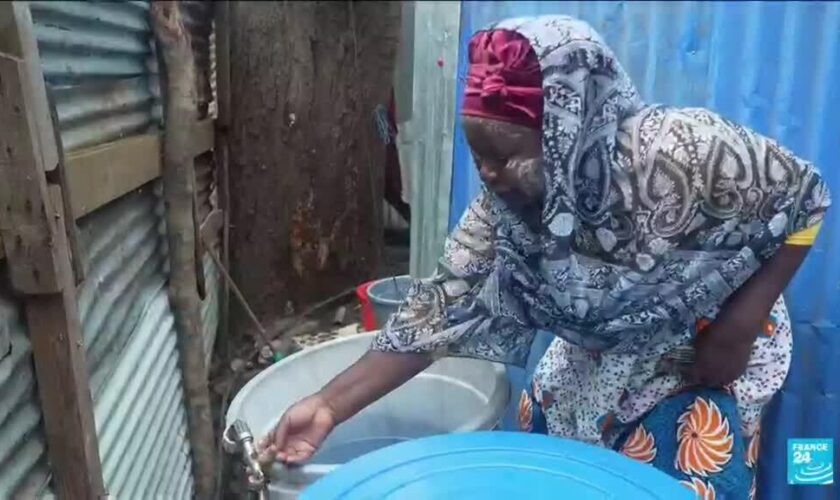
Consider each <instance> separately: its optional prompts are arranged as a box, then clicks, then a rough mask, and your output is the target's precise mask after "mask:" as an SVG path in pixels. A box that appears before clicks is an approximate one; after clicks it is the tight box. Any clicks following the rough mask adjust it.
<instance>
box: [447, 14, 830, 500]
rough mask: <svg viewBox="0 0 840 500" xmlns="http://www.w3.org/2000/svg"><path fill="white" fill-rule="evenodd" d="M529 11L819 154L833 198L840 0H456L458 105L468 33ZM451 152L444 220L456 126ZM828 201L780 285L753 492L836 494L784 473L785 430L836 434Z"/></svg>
mask: <svg viewBox="0 0 840 500" xmlns="http://www.w3.org/2000/svg"><path fill="white" fill-rule="evenodd" d="M536 14H568V15H572V16H576V17H579V18H581V19H583V20H585V21H587V22H589V23H590V24H592V25H593V26H594V27H595V28H596V29H597V30H598V31H599V32H600V33H601V34H602V35H603V36H604V37H605V38H606V40H607V42H608V43H609V44H610V46H611V47H612V48H613V50H614V51H615V52H616V55H617V57H618V59H619V60H620V61H621V63H622V64H623V65H624V67H625V69H626V70H627V71H628V72H629V73H630V75H631V76H632V78H633V79H634V81H635V82H636V85H637V86H638V88H639V90H640V92H641V93H642V96H643V98H644V99H645V100H646V101H648V102H661V103H667V104H672V105H682V106H704V107H708V108H710V109H712V110H714V111H717V112H718V113H721V114H722V115H724V116H726V117H728V118H730V119H732V120H735V121H737V122H740V123H743V124H745V125H747V126H749V127H750V128H753V129H755V130H757V131H759V132H761V133H763V134H765V135H768V136H770V137H773V138H775V139H777V140H779V141H780V142H781V143H783V144H784V145H785V146H787V147H788V148H790V149H791V150H793V151H794V152H795V153H796V154H797V155H798V156H800V157H803V158H805V159H808V160H810V161H812V162H814V163H815V164H816V165H817V166H819V167H820V169H821V171H822V173H823V175H824V176H825V178H826V179H827V180H828V183H829V185H830V186H831V188H832V192H833V193H834V194H835V199H836V198H837V197H838V196H840V195H838V193H840V151H838V149H840V118H838V117H840V90H839V87H838V83H840V3H833V2H825V3H823V2H819V3H817V2H802V3H800V2H538V1H502V2H463V3H462V6H461V30H460V50H459V59H460V60H459V67H458V73H459V76H460V78H459V83H458V96H457V99H458V101H457V109H460V106H461V94H462V93H463V85H464V84H463V75H464V73H465V66H466V42H467V40H468V38H469V36H470V35H471V34H472V33H473V32H474V31H476V30H477V29H480V28H482V27H484V26H486V25H487V24H489V23H490V22H493V21H498V20H501V19H504V18H508V17H520V16H527V15H536ZM453 156H454V158H453V170H452V190H451V207H450V212H449V213H450V227H452V226H454V224H455V223H456V222H457V220H458V218H459V217H460V215H461V213H463V211H464V209H465V208H466V206H467V204H468V203H469V201H470V200H471V199H472V197H473V196H475V194H477V192H478V189H479V186H480V181H479V180H478V177H477V175H476V173H475V168H474V166H473V164H472V160H471V158H470V154H469V151H468V148H467V146H466V143H465V142H464V137H463V134H462V132H461V130H460V127H457V126H456V130H455V146H454V154H453ZM838 210H840V208H836V207H835V208H834V209H833V210H832V211H831V212H830V213H829V216H828V218H827V220H826V222H825V223H824V224H823V228H822V231H821V234H820V237H819V239H818V241H817V243H816V245H815V246H814V248H813V249H812V250H811V254H810V256H809V258H808V260H807V262H806V263H805V265H804V266H803V268H802V269H800V271H799V273H798V274H797V276H796V278H795V279H794V282H793V283H792V284H791V286H790V287H789V289H788V290H787V292H786V294H785V295H786V298H787V299H788V305H789V307H790V310H791V315H792V318H793V322H794V339H795V340H794V342H795V345H794V356H793V365H792V367H791V371H790V375H789V376H788V380H787V381H786V383H785V386H784V387H783V389H782V390H781V392H780V393H779V394H778V395H777V397H776V398H775V399H774V401H773V402H772V404H771V405H770V407H769V409H768V414H767V415H766V417H765V420H764V425H763V431H762V444H761V458H760V461H759V496H760V498H762V499H766V500H781V499H785V500H792V499H807V500H816V499H826V500H828V499H837V498H840V492H838V490H837V488H836V486H788V485H787V440H788V439H789V438H798V437H820V438H834V440H835V441H836V442H837V443H836V444H837V445H840V439H838V438H840V401H838V393H839V392H840V372H839V371H840V215H838ZM518 378H519V379H521V377H518ZM834 449H835V460H836V459H837V456H836V454H837V450H838V446H835V448H834Z"/></svg>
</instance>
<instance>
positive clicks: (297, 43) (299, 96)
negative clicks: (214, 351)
mask: <svg viewBox="0 0 840 500" xmlns="http://www.w3.org/2000/svg"><path fill="white" fill-rule="evenodd" d="M399 15H400V7H399V4H398V3H396V2H385V3H379V2H326V1H316V2H235V3H233V4H231V36H230V45H231V58H230V59H231V62H230V64H231V96H232V103H231V127H230V165H231V167H230V198H231V200H230V201H231V225H232V228H231V243H230V245H231V256H232V257H231V261H232V265H233V275H234V279H235V280H237V282H238V283H240V285H241V287H242V291H243V293H244V295H245V296H246V297H247V298H248V300H249V301H251V302H252V305H253V307H254V310H255V311H256V312H257V314H258V315H259V316H260V317H261V318H262V319H263V320H266V321H270V320H272V319H274V318H275V317H277V316H280V315H282V314H283V312H284V310H285V308H286V304H287V302H289V301H291V302H292V303H293V304H294V305H295V306H296V307H297V308H299V306H301V305H303V304H307V303H311V302H313V301H315V300H317V299H320V298H323V297H324V296H327V295H330V294H332V293H334V292H337V291H340V290H343V289H346V288H347V287H349V286H352V285H354V284H357V283H359V282H360V281H362V280H364V279H367V278H370V277H371V276H372V275H373V273H375V270H376V267H377V265H378V262H379V257H380V254H381V245H382V216H381V206H382V193H383V186H384V184H383V182H384V181H383V168H384V160H385V149H384V145H383V144H382V143H381V142H380V141H379V140H378V138H377V135H376V129H375V125H374V119H373V113H374V110H375V108H376V106H377V105H380V104H381V105H387V103H388V97H389V92H390V88H391V83H392V80H393V71H394V57H395V54H396V48H397V43H398V37H399ZM235 309H236V308H235ZM233 319H234V321H236V324H239V325H242V324H243V323H242V315H241V314H238V315H237V313H236V312H234V314H233Z"/></svg>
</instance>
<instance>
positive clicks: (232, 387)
mask: <svg viewBox="0 0 840 500" xmlns="http://www.w3.org/2000/svg"><path fill="white" fill-rule="evenodd" d="M408 260H409V246H408V234H407V233H393V232H386V234H385V247H384V249H383V258H382V259H381V264H380V266H379V271H378V272H377V276H376V277H389V276H399V275H403V274H407V273H408ZM327 298H328V297H324V299H327ZM231 300H232V302H231V307H232V308H233V307H239V306H238V304H235V303H234V302H233V300H234V299H233V298H232V299H231ZM340 309H341V310H343V312H344V316H343V318H337V314H338V315H340V313H338V311H339V310H340ZM337 319H341V321H336V320H337ZM360 321H361V318H360V307H359V301H358V300H357V298H356V296H355V294H354V293H351V294H347V295H345V296H343V297H341V298H339V299H336V300H335V301H333V302H330V303H329V304H327V305H325V306H323V307H321V308H319V309H317V310H316V311H313V312H312V313H311V314H308V315H306V316H305V317H299V316H292V317H287V318H284V319H282V320H280V321H278V322H277V323H278V324H276V325H266V329H267V330H268V331H269V332H270V333H271V334H274V333H280V332H284V333H286V334H287V335H289V336H290V337H291V339H292V342H291V349H290V350H291V351H292V352H294V351H297V350H299V349H302V348H305V347H308V346H312V345H317V344H319V343H322V342H326V341H328V340H332V339H334V338H336V337H337V336H338V335H340V334H341V335H345V334H352V333H353V332H354V330H355V329H354V328H353V325H354V324H357V323H360ZM360 328H361V327H359V329H360ZM234 333H236V332H234ZM260 351H261V349H260V348H259V347H258V346H257V343H256V342H255V340H254V338H253V337H252V336H251V335H249V334H247V333H246V334H242V333H241V332H240V334H239V335H235V334H234V335H232V336H231V338H229V339H219V341H218V345H217V348H216V352H215V353H214V357H213V362H212V363H211V367H210V395H211V398H212V403H213V421H214V425H215V428H216V434H217V436H221V432H222V429H223V427H222V426H223V422H224V414H225V413H226V411H227V405H228V404H229V402H230V400H231V399H232V398H233V397H234V395H236V393H237V392H238V391H239V390H240V389H241V388H242V386H244V385H245V384H246V383H247V382H248V381H249V380H251V378H253V377H254V376H255V375H257V374H258V373H260V372H261V371H262V370H264V369H265V368H267V367H268V366H269V365H270V363H271V362H270V359H268V357H267V356H266V355H267V353H266V352H265V351H264V350H263V352H262V353H261V352H260ZM219 457H220V459H221V460H220V470H219V488H218V490H219V491H220V493H221V496H220V497H219V498H225V499H228V498H229V499H235V498H240V497H239V496H238V495H240V494H241V485H242V484H243V483H241V482H240V481H238V480H237V479H236V469H235V468H234V467H233V465H234V464H233V463H232V461H231V460H230V457H228V456H226V454H225V453H224V452H223V451H222V450H221V448H219Z"/></svg>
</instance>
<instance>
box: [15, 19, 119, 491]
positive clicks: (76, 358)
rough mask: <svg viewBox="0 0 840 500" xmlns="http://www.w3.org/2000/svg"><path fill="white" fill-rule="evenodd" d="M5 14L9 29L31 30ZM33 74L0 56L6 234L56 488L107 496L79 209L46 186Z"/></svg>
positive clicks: (39, 93)
mask: <svg viewBox="0 0 840 500" xmlns="http://www.w3.org/2000/svg"><path fill="white" fill-rule="evenodd" d="M7 7H8V5H6V6H4V7H3V8H7ZM3 12H5V13H6V14H8V12H9V11H8V10H6V11H3ZM3 12H0V25H3V26H5V27H8V26H10V25H13V26H14V27H15V29H16V30H17V32H18V33H21V32H25V31H26V30H27V27H26V26H21V25H20V24H15V22H14V20H16V19H18V18H17V17H15V18H14V19H13V20H12V21H11V22H10V21H9V17H8V16H5V15H4V14H3ZM29 28H30V29H31V26H29ZM4 34H6V33H4ZM23 55H24V54H21V56H23ZM31 80H32V73H31V71H29V68H28V65H27V63H26V62H25V60H24V59H22V58H21V57H20V56H18V57H15V56H13V55H7V54H0V123H2V124H3V125H2V126H3V130H2V133H0V207H2V210H0V234H2V239H3V245H4V247H5V253H6V258H7V260H8V265H9V267H10V269H11V271H12V272H11V277H12V286H13V287H14V288H15V290H16V291H17V292H19V293H21V294H23V295H24V296H25V308H26V318H27V326H28V329H29V336H30V339H31V342H32V353H33V357H34V360H35V373H36V376H37V380H38V392H39V394H40V396H41V409H42V411H43V414H44V424H45V428H46V435H47V449H48V452H49V459H50V463H51V465H52V472H53V474H54V476H55V480H56V488H57V492H58V494H59V496H60V497H61V498H73V499H75V498H80V499H87V498H99V497H102V496H104V492H105V490H104V486H103V480H102V467H101V463H100V460H99V451H98V443H97V437H96V427H95V425H94V419H93V401H92V398H91V394H90V386H89V383H88V378H87V362H86V360H85V348H84V344H83V343H82V335H81V325H80V320H79V315H78V307H77V304H76V287H75V281H74V278H73V271H72V267H71V263H70V253H69V250H68V243H67V234H66V229H65V221H64V217H65V215H68V216H70V217H72V215H70V214H65V213H64V210H63V206H64V202H63V199H62V193H61V188H60V187H59V186H58V185H49V184H48V183H47V176H46V172H45V171H46V170H48V168H47V167H48V166H47V165H44V163H43V162H44V161H45V160H44V159H45V158H48V157H49V154H50V153H48V151H52V152H53V153H54V152H55V144H54V140H55V137H54V135H53V131H52V129H51V127H47V125H45V124H43V123H41V124H39V117H42V119H46V120H49V114H48V113H47V114H46V115H45V116H46V118H43V115H42V113H41V110H42V106H38V105H35V102H38V101H43V103H42V104H43V107H46V94H45V93H44V92H43V89H44V86H43V81H41V85H40V87H39V86H38V85H33V84H32V81H31ZM47 124H49V122H47ZM44 129H46V130H49V132H50V133H49V134H42V130H44ZM46 141H50V142H46ZM42 148H46V150H44V149H42ZM54 167H55V165H52V168H54Z"/></svg>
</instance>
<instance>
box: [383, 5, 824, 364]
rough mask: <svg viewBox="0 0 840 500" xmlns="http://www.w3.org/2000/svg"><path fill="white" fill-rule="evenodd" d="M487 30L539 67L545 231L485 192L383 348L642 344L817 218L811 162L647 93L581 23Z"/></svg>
mask: <svg viewBox="0 0 840 500" xmlns="http://www.w3.org/2000/svg"><path fill="white" fill-rule="evenodd" d="M490 29H507V30H513V31H516V32H519V33H520V34H522V35H524V36H525V37H527V38H528V39H529V41H530V42H531V46H532V47H533V48H534V50H535V52H536V54H537V56H538V58H539V60H540V65H541V67H542V72H543V93H544V96H545V97H544V98H545V101H544V117H543V131H542V133H543V138H542V142H543V160H544V175H545V184H546V197H545V202H544V208H543V212H542V217H541V221H542V227H541V228H540V231H539V232H535V231H534V230H533V229H532V228H531V227H529V226H528V225H527V224H525V223H524V222H523V221H522V220H521V219H520V218H519V217H517V216H516V215H515V214H514V213H513V212H512V211H510V210H508V209H507V208H506V207H504V205H503V203H502V202H500V201H499V200H498V199H496V198H495V197H494V196H493V195H492V194H490V193H487V192H485V193H483V194H482V195H481V196H479V198H478V199H477V200H476V201H475V202H474V203H473V204H472V205H471V207H470V208H469V209H468V210H467V213H466V214H465V215H464V217H463V219H462V221H461V223H460V224H459V226H458V228H456V230H455V231H454V232H453V234H452V235H451V236H450V238H449V239H448V240H447V242H446V248H445V252H444V257H443V259H442V261H441V265H440V270H439V272H438V273H437V275H436V276H435V277H433V278H432V279H429V280H423V281H420V282H418V283H417V284H416V285H415V286H414V287H413V289H412V290H411V292H410V294H409V298H408V300H407V302H406V304H405V305H404V306H403V307H402V308H401V310H400V312H399V313H398V314H396V315H395V316H394V317H393V318H392V319H391V321H390V322H389V324H388V325H387V326H386V328H385V329H384V330H383V332H382V333H381V334H380V335H379V336H378V337H377V339H376V340H375V342H374V346H373V348H375V349H380V350H393V351H403V352H405V351H409V352H436V353H438V354H440V355H456V356H470V357H478V358H484V359H490V360H494V361H502V362H507V363H513V364H523V363H524V362H525V360H526V358H527V353H528V350H529V348H530V343H531V340H532V338H533V332H534V331H535V330H537V329H542V330H547V331H550V332H552V333H554V334H555V335H558V336H560V337H562V338H564V339H566V340H567V341H569V342H572V343H573V344H576V345H580V346H582V347H584V348H586V349H589V350H592V351H607V350H608V351H610V352H616V353H633V352H634V351H635V350H636V349H638V347H639V346H641V345H645V344H648V343H649V342H651V341H656V339H657V338H659V337H660V336H667V335H671V334H673V332H675V331H678V330H682V329H684V328H685V327H686V325H689V324H693V322H694V320H695V318H698V317H701V316H703V315H708V314H714V313H715V312H716V310H717V308H718V307H719V305H720V304H721V303H722V302H723V301H724V300H725V299H726V298H727V297H728V296H729V295H730V294H731V293H732V292H733V291H734V290H736V289H737V288H738V287H739V286H741V285H742V284H743V283H744V282H745V281H746V280H747V279H748V278H749V277H750V276H751V275H752V274H753V273H754V272H755V271H756V270H757V269H758V268H759V267H760V265H761V262H762V260H763V259H766V258H768V257H769V256H771V255H772V254H773V253H774V252H775V251H776V250H777V249H778V247H779V246H780V245H781V244H782V243H783V241H784V238H785V236H786V235H787V234H790V233H792V232H795V231H798V230H801V229H804V228H806V227H809V226H811V225H814V224H816V223H817V222H819V220H821V217H822V214H823V212H824V211H825V209H826V208H827V207H828V205H829V195H828V191H827V189H826V186H825V184H824V183H823V182H822V180H821V179H820V177H819V175H818V173H817V172H816V170H815V169H814V168H813V166H811V165H810V164H808V163H807V162H804V161H803V160H800V159H798V158H796V157H794V156H793V155H792V154H791V153H790V152H788V151H787V150H785V149H784V148H782V147H780V146H779V145H778V144H776V143H775V142H773V141H772V140H769V139H767V138H765V137H762V136H760V135H758V134H756V133H754V132H751V131H749V130H747V129H745V128H743V127H741V126H738V125H735V124H733V123H730V122H728V121H726V120H724V119H723V118H721V117H719V116H717V115H716V114H714V113H712V112H710V111H707V110H703V109H674V108H667V107H660V106H647V105H645V104H644V103H642V101H641V100H640V98H639V96H638V94H637V92H636V89H635V88H634V86H633V84H632V82H631V81H630V79H629V77H628V76H627V74H626V73H625V72H624V70H623V69H622V67H621V65H620V64H619V63H618V62H617V61H616V59H615V56H614V55H613V53H612V52H611V51H610V49H609V48H608V47H606V45H605V44H604V42H603V40H602V39H601V37H600V36H599V35H598V34H597V33H596V32H595V31H594V30H593V29H592V28H591V27H590V26H588V25H587V24H586V23H584V22H582V21H579V20H576V19H572V18H569V17H565V16H546V17H539V18H529V19H513V20H507V21H504V22H501V23H499V24H498V25H495V26H492V27H491V28H490Z"/></svg>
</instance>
